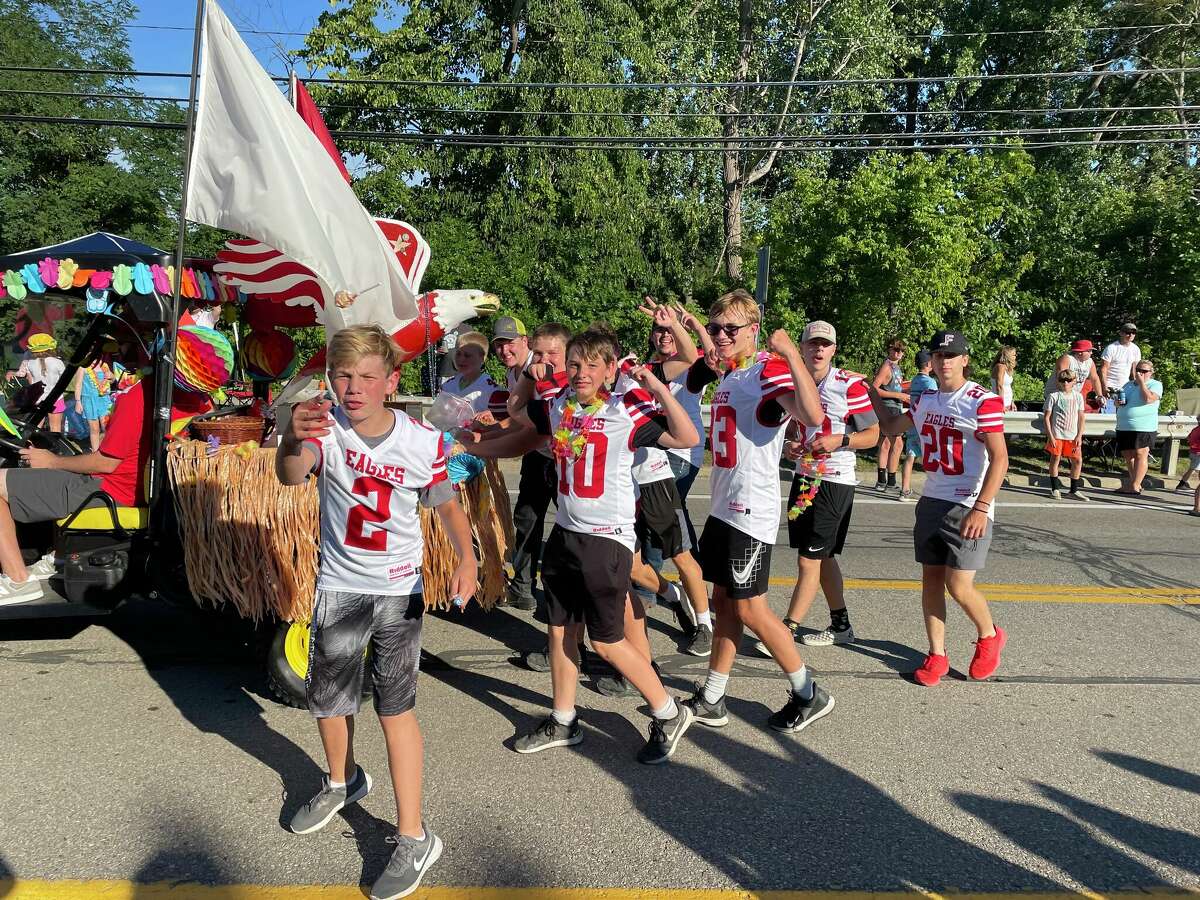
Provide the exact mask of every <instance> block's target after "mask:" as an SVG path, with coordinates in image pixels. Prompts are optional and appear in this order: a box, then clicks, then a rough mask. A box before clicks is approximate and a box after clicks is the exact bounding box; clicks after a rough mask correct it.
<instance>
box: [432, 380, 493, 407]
mask: <svg viewBox="0 0 1200 900" xmlns="http://www.w3.org/2000/svg"><path fill="white" fill-rule="evenodd" d="M439 390H442V391H444V392H445V393H447V394H453V395H454V396H455V397H462V398H463V399H464V400H466V401H467V402H468V403H470V404H471V409H472V410H474V411H475V414H476V415H478V414H479V413H481V412H483V411H484V410H486V409H488V408H489V407H490V406H491V401H492V394H494V393H496V391H498V390H500V385H498V384H496V381H495V379H493V378H492V376H491V375H489V374H488V373H487V372H481V373H479V377H478V378H476V379H475V380H474V381H472V382H471V383H470V384H468V385H467V386H466V387H463V385H462V382H461V381H460V380H459V377H458V376H457V375H451V376H450V377H449V378H445V379H443V380H442V386H441V388H440V389H439Z"/></svg>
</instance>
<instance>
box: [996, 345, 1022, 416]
mask: <svg viewBox="0 0 1200 900" xmlns="http://www.w3.org/2000/svg"><path fill="white" fill-rule="evenodd" d="M1016 370H1017V348H1016V347H1008V346H1004V347H1001V348H1000V352H998V353H997V354H996V358H995V359H994V360H992V393H993V394H999V395H1000V399H1001V400H1003V401H1004V411H1005V412H1012V411H1013V410H1015V409H1016V408H1017V407H1016V404H1014V403H1013V388H1012V386H1013V372H1015V371H1016Z"/></svg>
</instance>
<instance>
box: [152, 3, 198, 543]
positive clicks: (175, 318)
mask: <svg viewBox="0 0 1200 900" xmlns="http://www.w3.org/2000/svg"><path fill="white" fill-rule="evenodd" d="M205 2H206V0H196V27H195V30H194V31H193V34H192V69H191V79H190V83H189V85H188V114H187V130H186V131H185V132H184V134H185V138H184V145H183V179H182V190H181V193H180V196H179V234H178V238H177V240H176V242H175V279H174V284H173V285H172V286H171V311H170V320H169V321H168V322H167V327H166V328H165V329H164V330H163V331H164V335H163V336H164V338H166V340H164V341H163V343H162V346H161V348H160V349H159V354H160V362H161V361H165V362H166V363H167V365H161V364H159V365H156V367H155V368H156V372H155V375H156V377H155V380H154V428H153V431H152V435H153V438H152V440H153V444H152V452H151V454H150V458H149V472H148V473H147V475H148V476H149V477H148V481H149V489H148V491H147V493H148V495H149V496H148V498H147V499H148V500H149V502H150V504H151V506H152V507H155V508H156V509H155V514H156V515H157V516H158V518H159V521H160V522H161V521H162V516H161V515H160V514H159V513H158V510H157V507H159V506H162V504H161V503H160V502H159V501H160V500H161V499H162V493H163V485H164V483H165V479H166V462H167V435H168V434H170V430H171V405H172V397H173V394H174V387H175V346H176V341H177V340H178V337H179V293H180V290H181V288H182V286H183V250H184V241H185V240H186V238H187V202H188V185H189V183H190V181H191V177H192V145H193V143H194V142H195V138H196V91H197V88H198V86H199V81H200V38H201V35H202V34H203V27H204V7H205Z"/></svg>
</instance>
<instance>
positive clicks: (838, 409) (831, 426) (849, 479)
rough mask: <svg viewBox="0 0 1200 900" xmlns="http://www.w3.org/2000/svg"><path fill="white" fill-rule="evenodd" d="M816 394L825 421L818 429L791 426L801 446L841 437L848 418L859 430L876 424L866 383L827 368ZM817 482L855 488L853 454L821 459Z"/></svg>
mask: <svg viewBox="0 0 1200 900" xmlns="http://www.w3.org/2000/svg"><path fill="white" fill-rule="evenodd" d="M817 393H818V394H819V395H820V397H821V408H822V409H823V410H825V421H824V422H822V423H821V427H820V428H807V427H805V426H804V425H803V424H801V423H799V422H797V423H796V424H795V427H796V428H797V429H798V430H799V440H801V441H803V442H804V443H805V445H807V444H809V443H810V442H811V441H812V440H813V438H815V437H817V436H818V435H822V434H836V435H842V434H845V433H846V432H847V430H848V429H847V427H846V423H847V422H848V421H849V420H850V417H851V416H857V417H858V418H857V420H856V422H855V424H856V425H859V426H871V425H874V424H875V423H876V422H877V421H878V418H877V417H876V415H875V410H874V408H873V407H872V406H871V397H870V396H869V395H868V394H867V383H866V382H865V381H863V379H862V378H861V377H859V376H858V375H854V374H852V373H850V372H847V371H846V370H845V369H834V368H831V369H830V370H829V371H828V372H827V373H826V375H825V377H824V378H822V379H821V381H820V383H818V384H817ZM821 478H822V480H823V481H832V482H835V483H837V484H855V483H856V482H857V481H858V479H857V477H856V476H855V474H854V451H853V450H851V449H850V448H849V447H845V448H843V449H841V450H834V451H833V452H832V453H830V454H828V455H827V456H826V458H825V474H824V475H823V476H821Z"/></svg>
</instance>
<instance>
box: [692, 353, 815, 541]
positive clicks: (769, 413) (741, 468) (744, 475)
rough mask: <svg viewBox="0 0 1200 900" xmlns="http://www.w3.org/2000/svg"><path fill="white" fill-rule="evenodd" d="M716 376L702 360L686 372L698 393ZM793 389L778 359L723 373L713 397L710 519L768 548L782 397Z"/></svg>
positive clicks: (775, 514) (775, 516)
mask: <svg viewBox="0 0 1200 900" xmlns="http://www.w3.org/2000/svg"><path fill="white" fill-rule="evenodd" d="M715 378H716V374H715V373H714V372H713V371H712V369H710V368H709V367H708V365H707V364H706V363H705V361H704V360H703V359H701V360H697V362H696V363H695V364H693V366H692V368H691V369H690V370H689V371H688V389H689V390H694V391H698V390H700V389H701V388H702V386H703V385H704V384H706V383H708V382H711V381H713V380H715ZM794 390H795V385H794V383H793V381H792V373H791V370H790V369H789V368H788V365H787V363H785V362H784V361H783V360H782V359H780V358H779V357H777V356H771V357H769V358H767V359H765V360H763V361H762V362H756V363H754V364H753V365H751V366H748V367H746V368H744V369H734V370H732V371H729V372H726V373H725V374H724V375H723V376H722V377H721V380H720V382H719V383H718V384H717V387H716V390H715V391H714V392H713V397H712V423H711V425H710V426H709V440H710V442H711V444H712V453H713V468H712V476H711V477H712V515H714V516H715V517H716V518H718V519H720V520H721V521H723V522H728V523H729V524H730V525H732V526H733V527H734V528H736V529H737V530H738V531H741V532H744V533H745V534H748V535H750V536H751V537H753V538H756V539H757V540H760V541H762V542H763V543H766V544H774V543H775V537H776V535H777V534H778V532H779V506H780V503H781V502H782V498H781V496H780V493H779V458H780V456H781V455H782V453H783V440H784V429H783V426H784V424H786V422H787V420H788V416H787V413H786V412H784V410H783V408H782V407H781V406H780V405H779V403H778V402H772V401H778V400H779V398H780V397H782V396H784V395H785V394H790V393H792V392H793V391H794Z"/></svg>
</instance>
